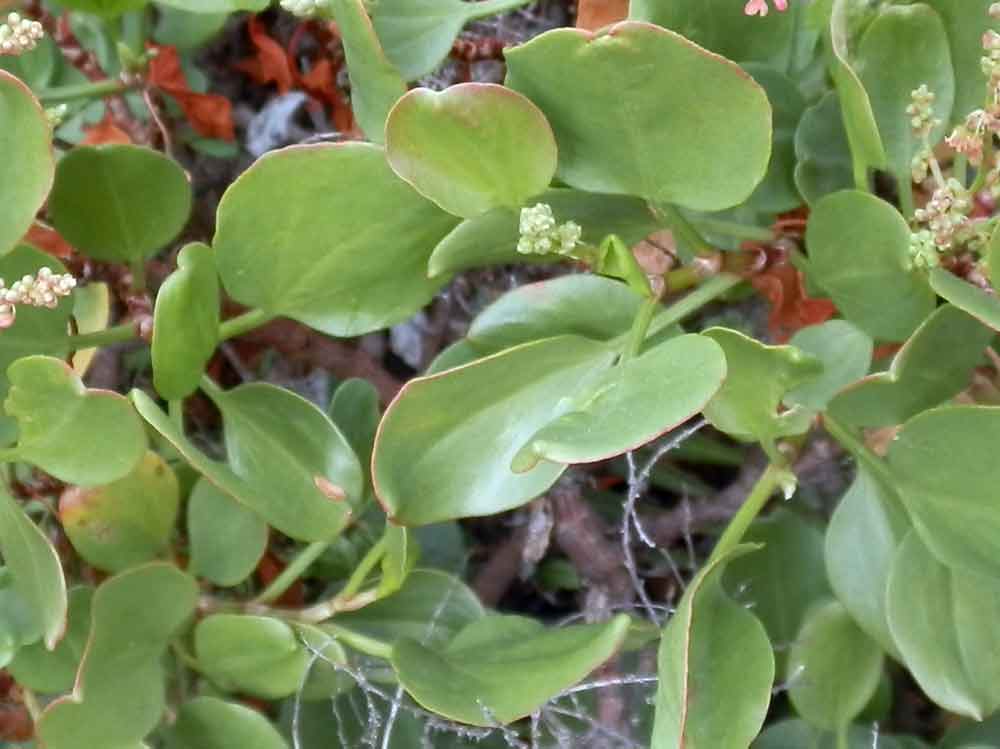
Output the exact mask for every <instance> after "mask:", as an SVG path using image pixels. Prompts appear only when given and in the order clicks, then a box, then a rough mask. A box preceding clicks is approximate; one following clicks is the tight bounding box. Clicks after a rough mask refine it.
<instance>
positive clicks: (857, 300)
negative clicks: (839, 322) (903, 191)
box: [806, 190, 935, 341]
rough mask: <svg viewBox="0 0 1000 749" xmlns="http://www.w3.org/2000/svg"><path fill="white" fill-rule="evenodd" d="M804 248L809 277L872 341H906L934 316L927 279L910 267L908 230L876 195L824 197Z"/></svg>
mask: <svg viewBox="0 0 1000 749" xmlns="http://www.w3.org/2000/svg"><path fill="white" fill-rule="evenodd" d="M806 243H807V244H808V246H809V271H808V272H809V276H810V278H811V279H812V280H813V281H815V282H816V283H817V284H819V285H820V286H821V287H822V288H823V289H825V290H826V291H827V292H828V293H829V294H830V296H831V297H832V298H833V301H834V303H836V305H837V308H838V309H839V310H840V311H841V312H842V313H843V314H844V317H846V318H847V319H848V320H849V321H850V322H852V323H854V324H855V325H857V326H858V327H859V328H861V329H862V330H864V331H865V332H866V333H868V334H869V335H871V336H872V337H873V338H876V339H882V340H887V341H901V340H904V339H905V338H907V337H908V336H909V335H910V334H911V333H912V332H913V331H914V330H915V329H916V328H917V326H918V325H920V323H922V322H923V321H924V319H925V318H926V317H927V316H928V315H929V314H930V313H931V312H933V311H934V306H935V297H934V292H933V291H932V290H931V288H930V286H929V285H928V283H927V280H926V276H924V275H921V274H920V273H919V272H918V271H916V270H913V269H911V268H910V252H909V245H910V228H909V226H907V224H906V221H904V220H903V217H902V216H901V215H899V213H898V212H897V211H896V209H894V208H893V207H892V206H891V205H889V204H888V203H886V202H884V201H882V200H880V199H879V198H876V197H875V196H874V195H869V194H867V193H863V192H859V191H856V190H844V191H842V192H838V193H834V194H833V195H828V196H826V197H825V198H823V199H822V200H821V201H819V202H818V203H817V204H816V205H815V206H813V212H812V215H811V216H810V217H809V226H808V229H807V230H806ZM889 299H891V300H892V303H891V304H887V303H886V300H889Z"/></svg>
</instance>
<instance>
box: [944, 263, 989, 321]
mask: <svg viewBox="0 0 1000 749" xmlns="http://www.w3.org/2000/svg"><path fill="white" fill-rule="evenodd" d="M996 265H997V264H991V266H990V268H991V271H992V269H993V268H994V267H995V266H996ZM992 272H994V273H995V272H996V271H992ZM930 279H931V288H932V289H934V291H936V292H937V293H938V294H940V295H941V296H942V297H944V298H945V299H947V300H948V301H949V302H951V303H952V304H954V305H955V306H956V307H958V308H959V309H962V310H965V311H966V312H968V313H969V314H970V315H972V316H973V317H975V318H976V319H977V320H979V322H981V323H982V324H983V325H989V326H990V327H991V328H993V330H1000V300H998V299H997V298H996V296H995V295H994V294H990V293H989V292H987V291H984V290H983V289H980V288H978V287H976V286H973V285H972V284H971V283H966V282H965V281H963V280H962V279H960V278H958V277H957V276H955V275H953V274H952V273H949V272H948V271H946V270H944V269H943V268H935V269H934V270H932V271H931V274H930Z"/></svg>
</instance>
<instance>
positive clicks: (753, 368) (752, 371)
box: [704, 328, 823, 454]
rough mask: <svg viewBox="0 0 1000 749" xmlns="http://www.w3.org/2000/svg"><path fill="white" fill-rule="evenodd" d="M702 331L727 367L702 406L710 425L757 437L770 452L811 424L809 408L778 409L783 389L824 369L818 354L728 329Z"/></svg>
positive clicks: (732, 433)
mask: <svg viewBox="0 0 1000 749" xmlns="http://www.w3.org/2000/svg"><path fill="white" fill-rule="evenodd" d="M704 335H705V336H707V337H708V338H711V339H712V340H714V341H715V342H716V343H718V344H719V345H720V346H721V347H722V350H723V351H724V352H725V355H726V367H727V370H728V373H727V376H726V381H725V383H723V385H722V389H721V390H719V392H718V393H716V395H715V397H714V398H713V399H712V400H711V402H710V403H709V404H708V407H707V408H706V409H705V418H707V419H708V420H709V421H710V422H711V423H712V425H713V426H715V427H716V428H717V429H720V430H721V431H723V432H725V433H726V434H728V435H730V436H732V437H735V438H737V439H740V440H745V441H751V442H754V441H760V442H761V443H762V444H763V447H764V449H765V450H767V451H769V452H770V453H771V454H774V452H775V450H776V447H775V441H776V440H778V439H780V438H781V437H786V436H789V435H793V434H802V433H803V432H804V431H805V430H806V429H808V428H809V424H810V423H811V421H812V415H811V413H810V412H808V411H805V410H804V409H801V408H793V409H791V410H788V411H784V412H783V413H780V414H779V413H778V407H779V405H780V404H781V400H782V398H784V397H785V395H786V393H788V392H789V391H790V390H792V389H794V388H796V387H799V386H800V385H802V384H803V383H806V382H809V381H810V380H813V379H815V378H817V377H819V376H820V375H821V374H822V373H823V367H822V364H821V363H820V361H819V360H818V359H815V358H813V357H812V356H810V355H809V354H805V353H803V352H802V351H800V350H799V349H797V348H795V347H794V346H766V345H764V344H763V343H760V342H759V341H756V340H754V339H753V338H749V337H747V336H745V335H743V334H742V333H738V332H736V331H735V330H729V329H728V328H710V329H709V330H706V331H705V332H704Z"/></svg>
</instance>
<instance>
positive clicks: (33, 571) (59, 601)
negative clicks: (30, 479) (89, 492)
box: [0, 487, 68, 650]
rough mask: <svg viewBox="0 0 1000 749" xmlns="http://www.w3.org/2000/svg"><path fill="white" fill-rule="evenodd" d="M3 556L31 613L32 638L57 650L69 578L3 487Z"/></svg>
mask: <svg viewBox="0 0 1000 749" xmlns="http://www.w3.org/2000/svg"><path fill="white" fill-rule="evenodd" d="M0 555H2V556H3V559H4V562H5V564H6V565H7V570H8V571H9V573H10V575H11V577H12V578H13V582H12V587H13V590H14V593H16V594H17V595H18V596H19V597H20V598H21V600H22V601H23V602H24V604H25V605H26V606H27V607H28V609H29V611H30V616H31V620H32V623H31V624H32V630H33V635H32V637H31V638H30V639H29V640H28V641H26V642H23V643H21V644H25V645H27V644H29V643H30V642H33V641H35V640H38V639H41V640H44V641H45V645H46V647H48V649H49V650H52V649H54V648H55V647H56V643H58V642H59V640H60V638H61V637H62V636H63V632H64V631H65V629H66V609H67V606H68V603H67V600H66V579H65V578H64V577H63V571H62V564H61V562H60V561H59V556H58V555H57V554H56V551H55V549H53V548H52V545H51V544H50V543H49V540H48V539H47V538H46V537H45V534H44V533H42V531H41V530H40V529H39V528H38V526H37V525H35V524H34V523H33V522H31V520H30V519H28V516H27V515H25V514H24V511H23V510H22V509H21V508H20V507H19V506H18V505H17V504H16V503H15V502H14V498H13V497H12V496H10V494H9V493H8V491H7V489H6V488H5V487H0Z"/></svg>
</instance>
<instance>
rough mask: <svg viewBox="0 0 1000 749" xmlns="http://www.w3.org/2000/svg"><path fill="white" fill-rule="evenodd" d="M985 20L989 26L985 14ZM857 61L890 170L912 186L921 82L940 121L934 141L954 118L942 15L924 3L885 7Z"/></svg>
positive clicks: (951, 76) (904, 187) (903, 185)
mask: <svg viewBox="0 0 1000 749" xmlns="http://www.w3.org/2000/svg"><path fill="white" fill-rule="evenodd" d="M983 21H984V26H985V21H986V17H985V16H984V17H983ZM855 64H856V68H857V70H858V73H859V75H860V77H861V82H862V83H863V84H864V87H865V90H867V92H868V96H869V98H870V101H871V105H872V111H873V113H874V115H875V122H876V123H877V124H878V130H879V133H881V136H882V141H883V143H884V144H885V149H886V156H887V164H888V167H889V170H890V171H891V172H892V174H893V175H894V176H895V177H896V182H897V183H898V184H899V185H900V189H901V190H908V189H909V185H910V183H911V182H912V180H913V177H912V176H911V171H912V161H913V156H914V154H916V153H917V151H918V150H920V149H921V148H922V147H923V142H922V141H921V140H920V139H918V138H917V137H916V136H914V134H913V128H912V126H911V124H910V120H911V117H910V115H908V114H907V113H906V108H907V107H908V106H910V104H911V103H912V101H913V99H912V96H911V93H912V92H913V91H914V90H915V89H917V88H918V87H919V86H920V85H921V84H927V86H928V88H930V90H931V91H933V92H934V95H935V99H934V115H935V117H937V118H940V120H941V124H940V125H938V126H937V127H936V128H934V130H933V131H932V132H931V136H930V141H931V144H935V143H937V142H938V141H939V140H940V139H941V138H942V137H944V134H945V131H946V126H947V124H948V122H949V121H950V120H951V110H952V105H953V103H954V99H955V74H954V71H953V70H952V67H951V53H950V50H949V47H948V37H947V36H946V35H945V29H944V24H942V23H941V17H940V16H939V15H938V14H937V13H935V12H934V10H933V9H931V8H930V7H928V6H927V5H924V4H922V3H918V4H915V5H909V6H905V7H902V6H889V7H884V8H882V9H881V10H880V12H879V14H878V15H877V16H876V17H875V20H874V21H872V23H871V25H869V26H868V28H867V29H866V30H865V33H864V36H862V37H861V42H860V43H859V44H858V50H857V56H856V60H855ZM977 74H978V75H981V74H979V73H978V71H977ZM980 96H981V95H980ZM981 104H982V102H980V105H981Z"/></svg>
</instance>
